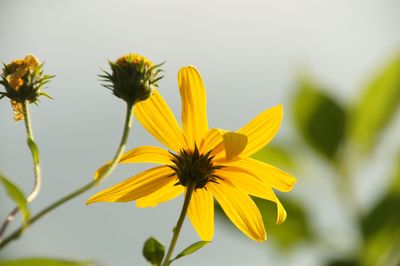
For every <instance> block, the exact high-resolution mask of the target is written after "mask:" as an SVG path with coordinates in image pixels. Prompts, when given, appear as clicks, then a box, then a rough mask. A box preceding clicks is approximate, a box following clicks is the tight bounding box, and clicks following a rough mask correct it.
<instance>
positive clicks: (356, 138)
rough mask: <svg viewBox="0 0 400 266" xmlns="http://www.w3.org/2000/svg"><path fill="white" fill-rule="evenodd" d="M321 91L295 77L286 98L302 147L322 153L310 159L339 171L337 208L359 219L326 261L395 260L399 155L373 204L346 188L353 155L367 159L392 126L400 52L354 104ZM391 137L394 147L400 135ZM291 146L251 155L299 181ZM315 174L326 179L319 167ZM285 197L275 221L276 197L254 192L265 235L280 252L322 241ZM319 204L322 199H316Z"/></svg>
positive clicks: (396, 264) (376, 263)
mask: <svg viewBox="0 0 400 266" xmlns="http://www.w3.org/2000/svg"><path fill="white" fill-rule="evenodd" d="M325 91H326V90H324V89H323V88H321V87H320V86H318V85H317V84H316V82H314V81H313V80H312V79H311V78H304V77H303V78H301V79H299V82H298V83H297V91H296V93H295V94H294V96H293V101H292V104H293V106H292V111H293V118H294V121H293V122H294V125H295V128H296V129H297V133H298V135H299V136H300V139H301V140H302V143H299V144H300V145H299V146H308V147H309V148H310V150H311V151H313V152H314V153H315V155H317V158H318V157H319V158H321V160H315V163H316V164H318V163H321V164H324V165H326V162H328V167H331V169H332V170H333V171H334V172H336V175H337V177H338V178H336V179H335V180H334V182H333V184H334V185H337V189H336V191H337V195H336V196H337V198H338V199H340V201H342V202H343V206H342V207H343V208H344V209H346V210H347V211H350V212H352V213H353V214H354V217H353V218H354V221H353V223H352V224H353V225H356V226H357V225H358V227H357V228H354V229H355V230H356V231H358V232H359V236H360V241H359V242H358V243H357V244H356V246H355V248H354V250H353V251H349V252H347V253H346V254H343V252H342V251H340V249H338V250H335V248H334V247H331V246H329V247H327V249H328V250H329V254H330V258H329V257H328V258H327V261H326V263H325V265H327V266H400V154H399V158H397V161H396V162H395V166H394V168H395V171H394V175H393V178H392V179H391V180H392V182H391V184H390V186H389V188H388V189H387V191H386V193H384V195H383V196H382V197H381V198H380V199H379V200H378V201H377V202H376V204H375V205H374V206H373V207H372V208H371V209H369V210H367V211H362V210H360V209H359V208H358V203H357V202H355V199H356V197H355V191H354V189H353V188H352V179H353V174H354V172H353V171H355V170H356V169H357V166H358V165H357V161H358V160H360V159H362V160H364V162H365V160H368V159H371V157H370V156H365V155H368V154H369V153H370V152H371V151H373V150H374V149H375V147H376V146H377V144H378V143H379V142H378V140H379V136H381V135H382V133H383V131H384V130H385V129H386V128H387V127H388V126H389V125H390V122H391V121H392V120H393V118H394V117H395V114H396V111H397V109H398V107H399V105H400V55H397V56H396V57H395V58H392V60H390V62H389V63H388V64H387V66H385V67H384V68H383V69H381V70H380V71H379V72H378V73H377V75H376V76H375V77H374V78H373V79H372V81H371V82H369V83H368V84H367V86H366V87H365V88H364V89H362V90H361V93H360V98H359V99H357V100H356V101H355V103H354V105H352V104H350V105H348V106H342V105H341V104H340V103H339V102H338V101H337V100H336V99H334V98H333V97H331V96H330V95H328V94H327V93H326V92H325ZM290 143H293V141H292V140H291V142H290ZM392 143H393V145H396V146H397V148H398V149H399V150H400V141H399V139H396V140H393V141H392ZM295 152H296V151H294V149H291V147H285V146H282V145H276V144H275V146H270V147H265V148H264V149H262V150H261V151H260V152H258V153H256V154H255V155H254V156H253V157H254V158H255V159H258V160H261V161H265V162H268V163H271V164H275V165H277V166H279V167H280V168H282V169H284V170H289V171H290V172H292V173H294V174H295V176H297V178H298V181H299V182H298V184H297V186H299V185H301V179H302V176H301V174H298V173H301V158H302V154H299V156H296V157H295V159H292V156H293V153H295ZM300 152H301V151H300ZM326 159H328V160H326ZM388 159H389V161H390V158H388ZM367 163H374V162H373V161H371V162H367ZM320 176H321V178H325V177H324V176H325V175H324V174H322V175H320ZM344 188H345V189H344ZM290 196H291V198H290V199H285V198H284V195H278V197H279V198H280V199H282V204H283V206H284V207H285V209H286V211H287V213H288V217H287V219H286V221H285V222H284V223H283V224H281V225H275V224H274V223H273V222H274V219H272V217H275V216H276V207H275V204H274V203H272V202H269V201H265V200H262V199H258V198H254V201H255V202H256V204H257V206H258V208H259V209H260V211H261V213H262V215H263V219H264V224H265V227H266V230H267V233H268V239H269V241H273V242H274V243H276V244H277V247H278V248H280V249H282V250H283V251H286V250H287V249H288V248H291V247H293V246H294V245H296V244H300V243H304V242H305V241H307V243H309V244H310V243H311V244H313V245H315V246H323V245H324V244H325V243H324V240H323V238H321V237H319V236H318V233H317V232H315V231H314V230H313V229H314V228H313V227H312V226H311V225H310V223H309V217H310V214H309V213H307V210H306V209H305V208H304V206H303V205H302V204H301V200H300V199H298V200H296V199H295V198H293V197H296V196H293V195H292V194H291V195H290ZM320 204H325V203H324V202H323V201H321V202H320ZM221 212H222V211H221V210H220V211H217V213H221ZM313 216H315V214H313ZM349 253H350V254H349Z"/></svg>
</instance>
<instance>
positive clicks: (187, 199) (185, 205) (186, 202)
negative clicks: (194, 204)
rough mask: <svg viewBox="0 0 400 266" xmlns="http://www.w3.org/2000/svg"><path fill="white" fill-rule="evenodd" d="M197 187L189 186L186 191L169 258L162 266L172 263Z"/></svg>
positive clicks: (194, 185) (167, 257)
mask: <svg viewBox="0 0 400 266" xmlns="http://www.w3.org/2000/svg"><path fill="white" fill-rule="evenodd" d="M195 187H196V184H193V185H191V186H189V187H188V188H187V190H186V195H185V200H184V202H183V206H182V210H181V214H180V216H179V219H178V222H177V223H176V226H175V228H174V230H173V232H174V234H173V236H172V239H171V243H170V244H169V248H168V252H167V256H166V257H165V259H164V262H163V264H162V266H168V265H169V263H170V262H171V256H172V253H173V252H174V248H175V245H176V242H177V241H178V237H179V233H180V232H181V229H182V225H183V221H184V220H185V217H186V213H187V210H188V208H189V203H190V199H191V198H192V193H193V190H194V189H195Z"/></svg>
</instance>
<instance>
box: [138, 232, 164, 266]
mask: <svg viewBox="0 0 400 266" xmlns="http://www.w3.org/2000/svg"><path fill="white" fill-rule="evenodd" d="M164 253H165V247H164V245H163V244H161V243H160V242H159V241H158V240H157V239H155V238H154V237H150V238H149V239H147V240H146V242H145V243H144V246H143V256H144V257H145V258H146V260H147V261H148V262H150V263H151V265H161V262H162V259H163V258H164Z"/></svg>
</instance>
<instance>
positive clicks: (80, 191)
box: [0, 104, 133, 249]
mask: <svg viewBox="0 0 400 266" xmlns="http://www.w3.org/2000/svg"><path fill="white" fill-rule="evenodd" d="M132 118H133V104H127V110H126V116H125V124H124V131H123V134H122V137H121V141H120V144H119V146H118V150H117V151H116V153H115V155H114V158H113V159H112V161H111V162H110V164H109V166H108V168H107V169H106V170H105V171H104V172H102V173H101V175H100V176H99V177H98V178H97V179H96V180H93V181H91V182H89V183H88V184H86V185H84V186H82V187H80V188H78V189H77V190H75V191H73V192H71V193H69V194H68V195H66V196H64V197H62V198H60V199H59V200H57V201H55V202H53V203H52V204H50V205H49V206H47V207H46V208H44V209H43V210H41V211H40V212H39V213H37V214H36V215H34V216H32V217H31V219H29V224H28V226H30V225H32V224H33V223H35V222H36V221H37V220H39V219H40V218H42V217H43V216H45V215H46V214H48V213H49V212H51V211H52V210H54V209H56V208H58V207H59V206H61V205H63V204H64V203H66V202H68V201H70V200H72V199H74V198H75V197H77V196H79V195H81V194H83V193H84V192H86V191H88V190H89V189H91V188H93V187H95V186H96V184H98V183H99V182H101V181H102V180H104V179H105V178H106V177H107V176H109V175H110V174H111V172H112V171H113V170H114V169H115V167H116V165H117V164H118V161H119V160H120V158H121V156H122V153H123V152H124V150H125V147H126V143H127V141H128V136H129V132H130V129H131V127H132ZM23 230H24V228H23V227H22V226H21V227H19V228H18V229H17V230H15V231H14V232H13V233H12V234H11V235H9V236H8V237H7V238H5V239H4V240H3V241H1V242H0V249H2V248H3V247H5V246H6V245H7V244H8V243H9V242H11V241H12V240H16V239H18V238H19V237H20V236H21V234H22V232H23Z"/></svg>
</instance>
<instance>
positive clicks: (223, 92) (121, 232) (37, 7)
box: [0, 0, 400, 266]
mask: <svg viewBox="0 0 400 266" xmlns="http://www.w3.org/2000/svg"><path fill="white" fill-rule="evenodd" d="M399 25H400V1H398V0H374V1H373V0H353V1H348V0H326V1H321V0H280V1H269V0H268V1H267V0H264V1H261V0H259V1H256V0H248V1H233V0H229V1H228V0H221V1H215V0H214V1H213V0H202V1H191V0H182V1H179V0H168V1H167V0H159V1H148V0H147V1H135V0H130V1H128V0H126V1H105V0H96V1H95V0H87V1H78V0H72V1H52V0H41V1H39V0H38V1H33V0H32V1H18V0H17V1H15V0H10V1H6V0H0V61H3V62H9V61H11V60H13V59H15V58H23V57H24V56H25V55H26V54H27V53H33V54H35V55H36V56H37V57H38V58H39V59H41V60H43V61H45V62H46V63H45V66H44V70H45V72H46V73H49V74H55V75H57V76H56V77H55V78H54V80H53V81H52V82H51V83H50V84H49V86H48V88H47V90H46V91H47V92H48V93H49V94H50V95H52V96H53V97H54V98H55V100H54V101H51V100H47V99H43V100H42V102H41V103H40V106H39V107H35V106H32V108H31V110H32V122H33V129H34V133H35V137H36V139H37V143H38V145H39V147H40V150H41V156H42V169H43V178H44V181H43V188H42V193H41V194H40V196H39V197H38V198H37V200H36V201H35V202H34V203H33V204H32V207H31V209H32V211H33V212H35V211H37V210H39V209H41V208H42V207H44V206H46V205H47V204H48V203H49V202H51V201H53V200H55V199H56V198H59V197H60V196H62V195H65V194H66V193H68V192H70V191H72V190H73V189H75V188H77V187H78V186H81V185H83V184H85V183H87V182H88V181H89V180H91V178H92V174H93V172H94V170H95V169H96V168H97V167H99V166H100V165H102V163H104V162H106V161H107V160H108V159H110V158H111V157H112V156H113V154H114V152H115V149H116V145H117V144H118V143H119V139H120V135H121V131H122V124H123V120H124V113H125V110H124V108H125V106H124V103H123V102H122V101H121V100H119V99H117V98H115V97H114V96H112V95H111V93H110V92H109V91H108V90H106V89H105V88H103V87H101V86H100V82H99V81H98V77H97V76H96V75H97V74H99V73H100V69H101V68H102V69H106V70H108V69H109V68H108V65H107V59H110V60H115V59H116V58H118V57H119V56H121V55H123V54H125V53H128V52H134V53H140V54H143V55H145V56H147V57H148V58H149V59H151V60H152V61H153V62H155V63H159V62H162V61H166V63H165V65H164V66H163V68H164V70H165V78H164V79H163V80H162V81H161V82H160V89H159V90H160V92H161V94H162V95H163V96H164V97H165V98H166V100H167V102H168V103H169V105H170V106H171V108H172V110H173V111H174V113H175V114H176V116H177V117H178V120H179V119H180V112H181V111H180V108H181V107H180V98H179V93H178V88H177V81H176V75H177V71H178V69H179V67H181V66H185V65H189V64H192V65H195V66H196V67H197V68H198V69H199V71H200V73H201V74H202V76H203V79H204V82H205V85H206V89H207V98H208V115H209V124H210V126H211V127H221V128H226V129H237V128H239V127H241V126H242V125H244V124H245V123H246V122H247V121H249V120H250V119H251V118H253V117H254V116H256V114H258V113H259V112H261V111H263V110H264V109H266V108H268V107H271V106H274V105H276V104H279V103H283V104H284V105H285V108H286V116H285V119H284V121H283V125H282V129H281V131H280V133H279V134H278V137H277V140H276V141H277V142H279V141H280V142H284V141H286V140H288V139H290V138H291V137H292V136H293V130H292V126H291V125H292V122H291V115H290V112H289V111H290V107H289V103H290V99H291V98H290V96H291V95H292V94H293V92H294V85H295V77H296V74H298V73H299V71H300V70H307V71H308V72H309V73H310V74H311V75H312V76H313V77H315V78H316V79H317V81H318V82H319V83H321V84H323V85H325V86H326V87H327V89H330V90H329V91H328V92H329V93H330V94H331V95H333V96H334V97H336V98H337V99H339V100H340V101H341V102H343V103H351V102H353V101H354V100H355V99H356V97H357V95H358V94H359V92H360V90H361V89H362V87H363V85H364V84H365V82H367V81H368V78H369V77H370V75H371V74H372V73H374V70H377V69H379V68H380V67H381V66H382V65H383V64H384V63H385V62H386V61H387V59H389V58H390V56H391V55H393V53H395V52H396V51H399V48H400V31H399ZM396 125H397V126H396V127H395V128H392V129H391V130H389V131H388V133H387V134H389V135H390V134H392V135H395V131H396V129H398V128H400V123H399V121H397V124H396ZM0 128H1V130H0V147H1V148H0V169H1V171H2V172H4V173H5V174H7V175H8V176H9V177H10V178H12V179H13V180H15V181H16V182H17V183H19V184H21V187H22V188H23V189H24V190H25V191H26V192H27V191H29V190H30V188H31V186H32V181H31V176H32V166H31V157H30V153H29V151H28V149H27V147H26V144H25V131H24V125H23V123H22V122H20V123H15V122H14V121H13V119H12V111H11V108H10V106H9V102H8V100H7V99H3V100H2V101H1V102H0ZM149 144H154V145H156V144H158V143H157V141H156V140H154V139H153V138H152V136H150V135H149V134H147V133H146V132H145V131H144V130H143V129H142V128H141V126H140V125H139V123H137V121H134V124H133V131H132V134H131V135H130V140H129V144H128V148H133V147H136V146H138V145H149ZM387 144H390V143H389V142H388V143H387ZM383 146H384V147H386V148H382V149H380V150H378V151H377V154H375V158H377V163H376V165H375V166H369V167H368V168H367V170H366V171H365V173H367V172H368V173H369V174H370V175H371V173H380V172H383V171H385V167H386V165H385V163H384V162H380V161H379V158H381V157H382V156H380V155H384V157H385V156H386V155H387V156H388V155H391V154H393V153H394V152H395V148H396V147H395V145H386V146H385V145H383ZM397 146H398V145H397ZM302 160H303V159H302ZM147 167H148V166H146V165H128V166H123V167H120V168H119V169H118V170H117V171H115V172H114V173H113V174H112V176H111V177H110V178H109V179H107V181H105V182H104V183H103V184H102V185H101V187H100V188H97V189H94V190H92V191H90V192H87V193H85V194H84V195H82V196H80V197H79V198H76V199H75V200H73V201H72V202H69V203H68V204H66V205H64V207H61V208H59V209H57V211H54V212H53V213H51V214H50V215H49V216H47V217H46V218H44V219H42V220H41V221H39V222H37V223H36V224H35V225H34V226H32V227H31V228H30V229H29V230H28V231H27V232H26V233H25V234H24V236H23V237H22V238H21V240H20V241H18V242H14V243H12V244H10V245H9V246H8V247H7V248H6V249H5V250H4V251H2V253H1V254H0V256H1V257H7V258H12V257H18V256H47V257H63V258H75V259H86V258H95V259H97V260H98V261H99V262H101V263H102V265H116V266H125V265H146V263H145V261H144V259H143V258H142V255H141V250H142V244H143V242H144V240H145V239H147V238H148V237H150V236H155V237H157V238H158V239H160V240H162V241H163V242H164V243H165V244H168V243H169V241H170V238H171V229H172V227H173V226H174V225H175V223H176V219H177V217H178V214H179V211H180V208H181V202H182V198H179V199H177V200H174V201H171V202H169V203H166V204H162V205H160V206H159V207H157V208H155V209H136V208H135V204H134V203H126V204H94V205H91V206H85V205H84V202H85V200H86V199H87V198H88V197H89V196H90V195H92V194H94V193H95V192H97V191H99V190H100V189H104V188H106V187H109V186H111V185H113V184H115V183H117V182H118V181H120V180H123V179H125V178H127V177H129V176H131V175H133V174H134V173H136V172H138V171H140V170H142V169H145V168H147ZM313 167H314V165H313V164H312V162H311V160H309V161H308V162H306V167H305V168H306V169H308V172H309V173H312V174H310V176H307V177H305V176H298V179H299V181H298V184H297V186H296V188H295V189H294V190H293V195H300V196H301V195H303V196H304V201H305V203H306V204H307V203H308V205H309V208H310V212H312V213H313V211H318V208H319V209H321V208H325V207H318V206H315V204H314V205H313V203H312V200H313V199H314V200H315V199H318V201H324V199H325V197H327V198H329V197H330V195H331V194H332V191H330V190H329V183H328V184H325V183H323V182H322V183H321V184H320V183H315V182H314V181H315V180H314V179H313V178H312V175H313V174H314V175H315V173H317V172H318V171H319V170H320V169H316V170H315V171H314V169H313ZM327 175H329V173H327ZM360 176H362V174H360ZM363 177H365V176H363ZM313 180H314V181H313ZM368 184H369V185H368ZM368 184H367V185H365V184H364V185H363V186H361V192H360V193H359V194H360V199H361V200H363V202H366V203H365V204H366V205H368V199H369V198H370V197H369V195H370V193H369V192H368V191H372V189H375V188H376V187H377V188H378V190H379V187H383V185H379V184H380V183H379V184H378V183H376V182H374V181H371V182H369V183H368ZM377 184H378V185H377ZM319 186H321V187H319ZM1 191H2V192H0V217H4V216H5V214H6V213H8V211H9V210H10V209H11V206H12V205H11V203H10V202H9V200H8V199H6V197H5V196H4V190H1ZM363 191H364V192H363ZM315 193H318V194H315ZM373 193H376V191H375V190H374V192H373ZM307 195H308V196H307ZM374 195H375V194H374ZM372 197H373V196H372ZM327 201H329V199H327ZM334 205H335V204H334V203H333V205H332V206H333V207H332V208H330V209H329V211H330V212H329V213H328V214H329V215H325V216H324V215H322V216H319V217H315V220H314V221H313V225H315V226H317V227H318V230H319V231H321V232H325V233H326V234H330V233H332V232H335V238H337V239H338V242H339V243H341V242H340V241H343V243H344V244H343V245H344V249H346V247H348V246H349V247H351V245H352V241H351V240H348V239H349V238H351V237H349V234H350V236H351V230H350V229H349V228H346V226H343V228H342V227H341V226H340V225H337V224H340V222H339V220H340V219H339V218H337V217H336V213H335V207H334ZM336 208H337V207H336ZM325 214H326V212H325ZM330 215H332V216H330ZM313 216H316V215H315V214H313ZM2 219H3V218H2ZM271 219H275V217H271ZM289 219H290V214H289ZM335 226H338V228H339V229H343V230H339V229H337V228H336V227H335ZM215 227H216V228H215V237H214V240H213V243H212V244H211V245H210V246H208V247H206V248H204V249H203V250H201V251H199V252H198V253H196V254H195V255H192V256H189V257H187V258H184V259H182V260H180V261H177V262H176V263H174V265H215V266H217V265H293V266H294V265H296V266H298V265H307V266H313V265H315V266H317V265H320V260H321V259H323V258H324V257H325V256H326V254H325V253H324V252H322V251H319V250H318V248H315V247H310V246H301V247H299V248H297V249H295V250H293V251H292V252H291V253H290V254H289V255H286V256H285V257H284V258H280V257H279V256H277V251H276V250H275V249H274V247H273V244H271V243H272V242H268V241H267V242H266V243H264V244H258V243H256V242H252V241H251V240H249V239H247V238H246V237H245V236H244V235H243V234H240V233H236V234H233V233H232V230H231V228H229V227H226V226H224V225H223V223H222V222H221V221H220V220H218V219H217V221H216V225H215ZM336 229H337V230H339V231H335V230H336ZM267 233H268V231H267ZM197 240H198V237H197V235H196V233H195V232H194V230H193V229H192V227H191V225H190V223H189V222H188V221H186V223H185V226H184V229H183V233H182V234H181V238H180V240H179V242H178V246H177V248H176V251H179V250H181V249H182V248H184V247H186V246H187V245H189V244H191V243H193V242H195V241H197ZM333 242H335V240H334V241H333Z"/></svg>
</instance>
